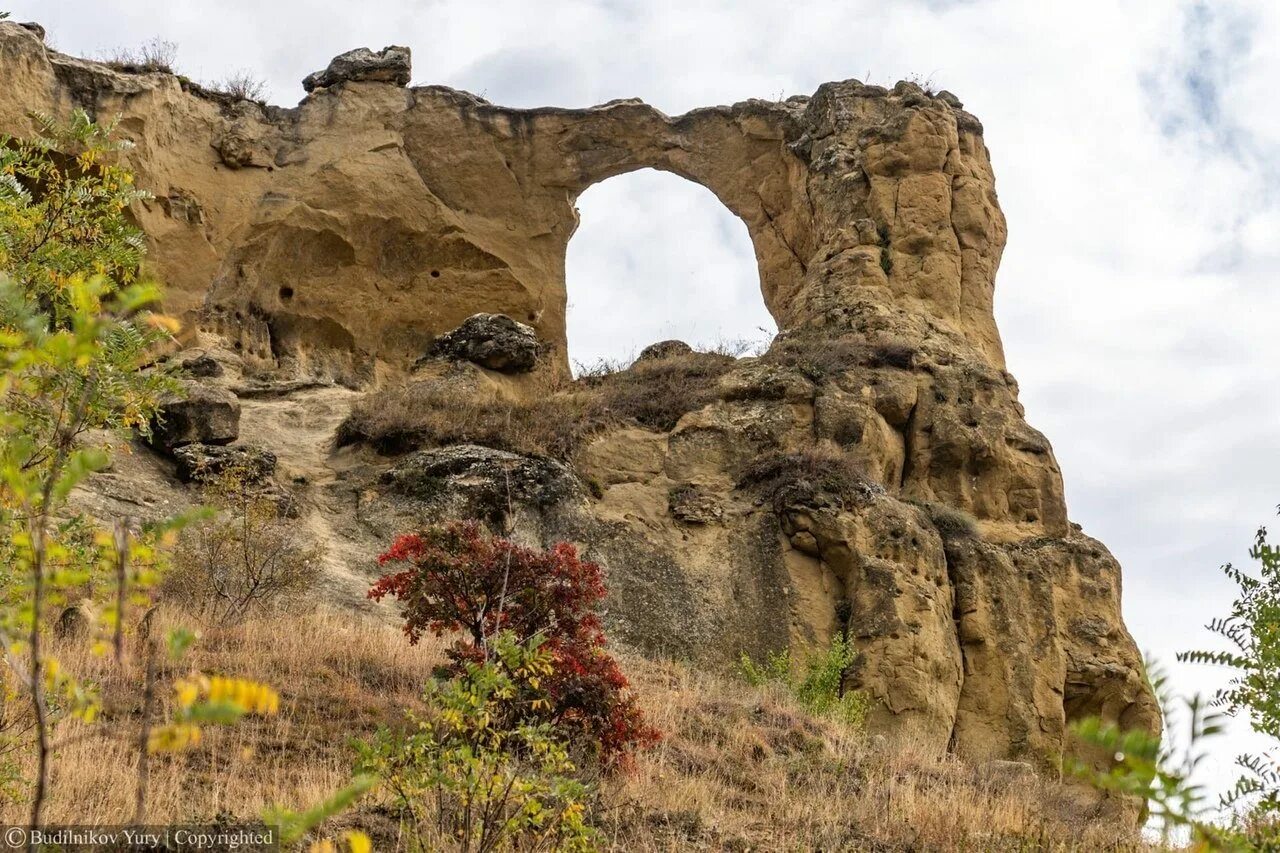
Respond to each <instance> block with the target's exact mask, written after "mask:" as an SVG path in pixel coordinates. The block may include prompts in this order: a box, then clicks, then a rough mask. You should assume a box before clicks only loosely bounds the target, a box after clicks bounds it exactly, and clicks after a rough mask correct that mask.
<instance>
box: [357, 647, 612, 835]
mask: <svg viewBox="0 0 1280 853" xmlns="http://www.w3.org/2000/svg"><path fill="white" fill-rule="evenodd" d="M541 645H542V642H541V639H540V638H535V639H533V640H531V641H529V642H527V643H524V644H521V643H518V642H517V641H516V640H515V638H514V635H512V634H510V633H509V632H503V633H501V634H498V635H497V636H496V637H494V638H493V641H492V644H491V647H490V648H491V654H490V656H488V657H486V658H485V659H483V660H480V661H473V662H470V663H467V664H466V667H465V669H464V671H463V672H462V673H461V674H460V675H458V676H457V677H455V678H451V679H446V680H439V679H437V680H433V681H431V682H429V683H428V685H427V688H426V691H425V693H424V696H423V698H424V700H425V702H426V705H427V708H428V710H427V713H426V715H425V716H422V717H416V716H411V723H412V725H411V728H410V730H409V731H408V732H405V733H401V732H394V731H392V730H390V729H387V728H383V729H381V730H380V731H379V732H378V734H377V735H375V736H374V738H373V739H372V740H371V741H368V742H362V743H359V744H358V745H357V748H358V749H359V751H360V762H359V768H360V771H361V772H362V773H367V774H371V775H372V776H374V777H376V778H378V779H379V780H380V781H381V782H382V783H383V784H384V785H385V787H386V788H387V789H388V790H389V791H390V792H391V793H392V795H393V796H394V798H395V803H396V807H397V810H398V812H399V814H400V817H401V820H402V821H403V825H404V828H405V830H406V831H407V832H409V833H410V834H411V837H412V839H413V841H414V842H416V843H417V844H418V845H419V847H420V848H421V849H424V850H446V849H447V850H460V851H463V850H465V851H477V852H478V851H490V850H507V849H518V850H566V851H574V850H593V849H595V833H594V831H593V830H592V829H591V828H590V827H589V826H587V824H586V820H585V817H586V800H587V796H588V794H589V793H590V789H589V788H588V787H587V786H586V785H585V784H583V783H582V782H579V781H578V780H576V779H575V778H574V776H573V774H574V773H575V771H576V768H575V767H574V765H573V763H572V762H571V761H570V760H569V753H568V746H567V744H566V743H565V741H564V740H563V739H562V738H561V737H560V736H559V735H558V734H557V732H556V730H555V727H554V726H553V725H552V724H551V723H549V722H546V721H545V720H544V719H543V718H542V713H541V712H542V711H543V710H544V709H545V708H546V707H548V706H549V703H550V698H549V694H548V693H547V690H546V687H545V681H546V680H547V679H549V677H550V676H551V674H552V656H551V654H550V652H548V651H546V650H545V649H543V648H541Z"/></svg>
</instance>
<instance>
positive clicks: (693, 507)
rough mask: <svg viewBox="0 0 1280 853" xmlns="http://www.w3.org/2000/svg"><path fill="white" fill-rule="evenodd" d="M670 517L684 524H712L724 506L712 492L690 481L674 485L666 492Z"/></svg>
mask: <svg viewBox="0 0 1280 853" xmlns="http://www.w3.org/2000/svg"><path fill="white" fill-rule="evenodd" d="M667 507H668V509H670V510H671V515H672V517H674V518H676V519H677V520H679V521H683V522H685V523H686V524H712V523H714V522H716V521H719V520H720V519H721V518H722V517H723V516H724V508H723V507H722V506H721V505H720V502H719V501H718V500H717V499H716V497H715V495H714V494H713V493H709V492H707V491H705V490H703V489H702V488H700V487H698V486H696V485H693V484H692V483H684V484H682V485H679V486H676V487H674V488H673V489H672V490H671V491H670V492H669V493H668V494H667Z"/></svg>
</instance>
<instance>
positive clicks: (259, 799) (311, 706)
mask: <svg viewBox="0 0 1280 853" xmlns="http://www.w3.org/2000/svg"><path fill="white" fill-rule="evenodd" d="M61 652H62V658H63V660H64V661H65V662H66V663H67V664H68V665H69V666H71V667H73V668H79V669H80V671H81V672H87V673H91V674H93V675H94V676H95V677H96V678H97V679H98V681H99V682H100V683H101V685H102V689H103V692H104V694H105V695H106V696H107V697H108V698H109V699H112V701H113V703H115V704H117V706H118V709H117V711H116V713H115V716H114V718H113V719H111V720H108V721H107V724H108V728H114V729H115V730H116V731H118V732H121V734H122V735H123V738H120V739H107V738H93V739H88V740H83V741H79V742H76V743H73V744H72V745H70V746H68V747H66V748H65V749H63V750H62V751H61V752H60V753H59V755H58V758H57V763H56V766H55V774H54V782H53V790H52V801H51V802H50V805H49V813H48V818H49V820H50V821H53V822H94V823H112V822H125V821H127V820H128V819H129V818H130V817H131V815H132V808H133V806H132V796H133V786H134V770H135V762H136V749H135V748H134V741H135V738H136V732H137V719H136V711H137V702H136V700H130V701H125V702H123V703H121V702H120V701H119V700H120V698H121V695H120V694H121V690H122V688H121V686H120V685H119V684H117V683H116V682H115V681H114V679H113V677H112V675H111V672H112V671H113V666H112V665H111V663H110V662H109V661H107V660H104V659H101V658H93V657H91V656H89V655H88V654H86V653H84V652H83V651H80V650H76V649H72V648H65V647H64V648H63V649H62V650H61ZM439 654H440V646H439V644H436V643H432V642H429V641H424V643H423V644H422V645H420V646H417V647H411V646H410V645H409V644H408V643H407V641H405V639H404V637H403V635H402V634H401V633H400V631H399V630H398V628H397V627H396V626H395V625H393V624H391V623H389V622H388V621H386V620H383V619H379V618H378V616H377V615H374V614H357V613H354V612H342V613H338V612H334V611H327V610H319V611H316V612H312V613H306V614H298V615H277V616H272V617H264V618H260V619H257V620H255V621H251V622H249V623H246V624H244V625H242V626H239V627H235V628H231V629H226V630H222V631H219V632H213V633H210V634H208V635H207V636H206V637H205V638H204V639H203V640H202V641H201V643H200V644H199V645H198V646H197V648H196V650H195V651H193V652H192V653H191V655H190V656H189V658H188V660H187V662H186V665H190V666H195V667H198V668H199V669H201V670H203V671H206V672H218V673H223V674H228V675H239V676H247V677H256V678H260V679H262V680H265V681H268V682H269V683H271V684H273V685H274V686H276V687H277V689H278V690H279V691H280V693H281V698H282V706H281V711H280V713H279V715H278V716H275V717H272V718H267V719H265V720H253V721H246V722H242V723H240V724H238V725H236V726H233V727H228V728H225V729H219V730H214V731H211V732H210V734H209V735H208V737H207V738H206V739H205V741H204V742H203V743H202V744H201V745H200V746H199V747H198V748H197V749H195V750H193V751H191V752H188V753H185V754H180V755H170V756H161V757H158V758H156V759H155V760H154V763H153V769H152V778H151V785H150V796H149V813H148V818H149V820H150V821H152V822H178V821H182V822H192V821H211V820H213V819H215V818H218V817H220V816H221V817H223V818H240V819H252V818H254V817H256V816H257V815H258V814H260V812H261V811H262V809H263V807H265V806H267V805H270V804H274V803H279V804H283V805H289V806H293V807H301V806H306V805H309V804H312V803H315V802H317V801H319V800H320V799H322V798H323V797H324V796H325V795H327V794H329V793H330V792H332V791H334V790H335V789H337V788H339V787H341V786H342V785H343V784H345V783H346V782H347V781H349V779H350V771H351V764H352V758H353V753H352V751H351V749H350V747H349V745H348V744H349V741H350V739H351V738H353V737H360V736H363V735H367V734H369V733H370V732H372V731H373V730H374V729H375V728H376V727H377V726H378V725H379V724H381V723H389V724H392V725H394V724H396V723H397V721H398V720H400V719H401V718H402V716H401V715H402V712H403V709H405V708H408V707H412V706H414V705H415V704H417V703H418V702H419V699H418V694H419V690H420V686H421V684H422V681H423V680H424V679H425V678H427V677H428V676H429V674H430V671H431V667H432V666H433V665H434V664H435V663H436V662H437V661H438V660H439ZM621 657H622V662H623V665H624V668H625V669H626V670H627V671H628V672H629V674H630V675H631V677H632V681H633V685H634V687H635V689H636V690H637V692H638V694H639V695H640V697H641V701H642V704H643V705H644V708H645V710H646V713H647V714H648V715H649V718H650V719H651V721H652V722H653V723H654V724H656V725H657V726H658V727H659V728H661V729H662V730H663V731H664V732H665V738H664V740H663V742H662V743H661V744H660V745H659V746H658V747H657V748H656V749H654V750H653V751H652V752H650V753H648V754H646V755H644V756H643V757H642V758H641V759H640V761H639V762H638V766H637V767H636V769H635V771H634V772H633V773H632V774H630V775H625V776H617V777H613V778H606V779H603V780H599V782H600V788H599V795H598V800H597V802H596V803H595V813H596V818H595V820H596V823H597V825H598V826H599V828H600V831H601V835H602V839H603V841H604V844H605V846H606V847H607V848H608V849H616V850H637V851H659V850H662V851H665V850H875V851H899V850H901V851H908V850H912V851H915V850H939V851H942V850H1081V851H1085V850H1088V851H1102V850H1131V849H1144V848H1143V847H1141V846H1140V845H1139V844H1138V843H1137V842H1136V840H1135V839H1134V838H1133V836H1132V833H1131V832H1128V831H1127V830H1126V829H1125V828H1123V827H1119V826H1115V825H1108V824H1107V823H1106V822H1105V821H1095V822H1090V820H1089V816H1088V813H1087V811H1085V810H1082V809H1080V808H1079V807H1078V806H1077V805H1076V804H1075V802H1074V800H1073V798H1072V796H1071V793H1070V791H1069V789H1067V788H1064V787H1063V786H1061V785H1058V784H1055V783H1051V782H1042V781H1035V780H1025V779H1023V780H1017V781H1014V782H1013V783H1009V782H1008V781H1001V780H1000V779H997V778H991V777H989V776H986V777H984V774H982V773H981V772H979V771H978V770H975V769H973V768H969V767H965V766H964V765H962V764H960V763H958V762H956V761H952V760H948V759H940V758H938V757H935V756H929V755H925V754H922V753H920V752H919V751H917V750H913V749H912V748H911V747H910V746H909V745H908V746H894V747H887V746H884V745H880V746H878V747H877V746H875V745H873V744H869V742H868V741H867V740H866V739H865V738H863V737H862V736H860V735H858V734H857V733H854V732H850V731H849V730H847V729H845V728H843V727H841V726H840V725H838V724H836V723H833V722H830V721H827V720H822V719H815V718H813V717H812V716H810V715H808V714H806V713H805V712H803V711H802V710H800V709H799V708H798V707H797V706H796V705H795V704H794V703H792V702H791V701H790V700H789V699H788V698H787V697H786V696H784V695H781V694H780V693H778V692H776V691H773V690H770V689H757V688H753V687H749V686H747V685H745V684H743V683H741V682H739V681H737V680H734V679H726V678H720V677H716V676H712V675H707V674H702V673H696V672H693V671H691V670H690V669H689V668H687V667H685V666H683V665H678V664H664V663H654V662H650V661H646V660H644V659H642V658H638V657H633V656H628V655H623V656H621ZM186 665H184V668H183V670H182V671H181V672H177V671H175V672H171V673H166V678H171V677H173V676H176V675H180V674H182V673H183V672H185V671H186ZM73 734H74V731H73V730H72V729H71V727H70V726H68V727H67V728H65V729H64V730H63V731H62V732H61V736H62V737H67V736H69V735H73ZM388 805H389V801H387V800H385V799H382V798H380V797H379V795H378V794H376V793H375V794H373V795H371V796H369V797H368V798H366V800H365V801H363V802H362V804H361V805H360V806H359V808H357V809H356V810H355V811H353V812H351V813H349V814H348V815H345V816H343V817H342V818H341V819H340V821H339V823H340V824H341V825H342V826H353V825H354V826H360V827H362V828H364V829H366V830H368V831H369V832H370V833H371V834H372V835H373V836H374V838H375V841H376V842H377V843H378V849H397V847H398V845H397V827H396V822H395V820H394V818H393V817H392V816H391V815H390V812H389V810H388V808H387V806H388ZM24 817H25V807H24V806H23V805H21V804H18V803H11V804H8V805H5V806H3V807H2V808H0V820H3V822H20V821H22V820H23V819H24ZM336 828H337V827H336V826H335V827H330V828H329V829H336Z"/></svg>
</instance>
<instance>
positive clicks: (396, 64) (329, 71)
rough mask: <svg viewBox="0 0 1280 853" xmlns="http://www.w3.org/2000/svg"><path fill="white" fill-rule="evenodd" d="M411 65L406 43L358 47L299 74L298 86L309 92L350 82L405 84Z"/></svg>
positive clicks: (407, 82) (407, 83)
mask: <svg viewBox="0 0 1280 853" xmlns="http://www.w3.org/2000/svg"><path fill="white" fill-rule="evenodd" d="M412 67H413V64H412V61H411V58H410V50H409V48H407V47H402V46H400V45H395V44H393V45H391V46H389V47H384V48H383V49H382V50H379V51H377V52H376V53H375V52H374V51H372V50H370V49H369V48H367V47H358V48H356V49H355V50H348V51H347V52H346V53H343V54H339V55H338V56H335V57H334V58H333V60H332V61H331V62H330V63H329V67H328V68H326V69H325V70H323V71H315V72H313V73H311V74H308V75H307V76H306V77H305V78H303V81H302V88H304V89H306V90H307V91H308V92H313V91H315V90H316V89H321V88H326V87H328V86H336V85H338V84H339V83H351V82H362V83H394V84H395V85H397V86H407V85H409V77H410V72H411V70H412Z"/></svg>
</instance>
